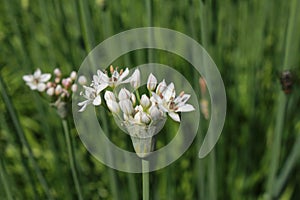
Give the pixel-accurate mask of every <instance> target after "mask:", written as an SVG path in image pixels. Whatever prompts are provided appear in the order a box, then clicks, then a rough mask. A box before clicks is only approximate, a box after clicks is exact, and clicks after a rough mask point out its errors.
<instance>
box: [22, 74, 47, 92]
mask: <svg viewBox="0 0 300 200" xmlns="http://www.w3.org/2000/svg"><path fill="white" fill-rule="evenodd" d="M50 78H51V74H42V72H41V70H40V69H37V70H36V71H35V72H34V74H33V75H31V74H30V75H25V76H23V80H24V81H25V82H26V84H27V85H28V86H29V87H30V89H31V90H38V91H40V92H43V91H45V89H46V82H47V81H48V80H49V79H50Z"/></svg>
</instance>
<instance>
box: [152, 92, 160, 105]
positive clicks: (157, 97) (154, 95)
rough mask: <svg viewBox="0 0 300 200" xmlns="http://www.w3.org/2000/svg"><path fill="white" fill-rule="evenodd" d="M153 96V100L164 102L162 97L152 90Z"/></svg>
mask: <svg viewBox="0 0 300 200" xmlns="http://www.w3.org/2000/svg"><path fill="white" fill-rule="evenodd" d="M152 97H153V98H152V100H154V101H155V102H156V103H158V104H161V103H162V99H161V98H160V96H158V95H157V94H156V93H154V92H152Z"/></svg>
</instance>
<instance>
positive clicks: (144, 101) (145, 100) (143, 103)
mask: <svg viewBox="0 0 300 200" xmlns="http://www.w3.org/2000/svg"><path fill="white" fill-rule="evenodd" d="M150 103H151V102H150V99H149V98H148V97H147V95H145V94H143V95H142V97H141V101H140V104H141V106H143V107H144V108H148V107H149V106H150Z"/></svg>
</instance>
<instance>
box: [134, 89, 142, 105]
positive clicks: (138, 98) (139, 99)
mask: <svg viewBox="0 0 300 200" xmlns="http://www.w3.org/2000/svg"><path fill="white" fill-rule="evenodd" d="M135 94H136V98H137V100H138V102H139V103H141V96H140V93H139V90H138V89H136V90H135Z"/></svg>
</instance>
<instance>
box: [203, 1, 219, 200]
mask: <svg viewBox="0 0 300 200" xmlns="http://www.w3.org/2000/svg"><path fill="white" fill-rule="evenodd" d="M200 5H201V7H200V11H201V14H200V20H201V41H202V45H203V46H204V47H205V48H206V50H207V51H208V49H209V40H208V38H209V35H210V34H211V30H210V27H209V22H210V21H211V19H210V16H211V14H210V13H209V12H208V11H209V10H208V9H210V6H211V2H210V1H206V2H205V3H203V2H202V1H201V0H200ZM205 62H206V60H205V59H204V65H206V64H205ZM204 69H205V68H204ZM207 78H209V77H207ZM202 98H203V97H202ZM205 161H207V162H208V163H207V178H208V193H207V194H208V195H207V196H206V198H209V199H211V200H214V199H217V182H216V153H215V150H214V149H213V150H212V151H211V152H210V155H208V159H207V160H205ZM199 165H203V162H201V161H199ZM201 169H203V166H200V169H199V170H201ZM202 175H204V174H203V173H202ZM200 178H201V179H204V177H200ZM201 183H203V180H202V181H199V184H200V185H199V186H202V190H203V189H204V188H203V185H202V184H201ZM201 192H204V191H201Z"/></svg>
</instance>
